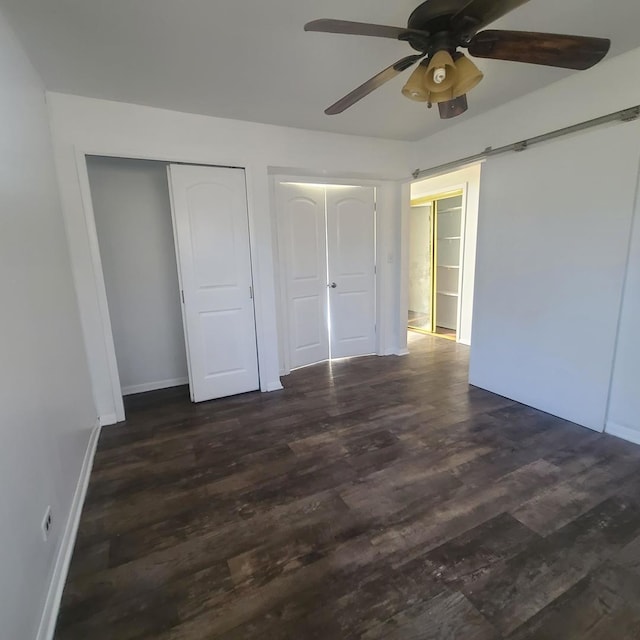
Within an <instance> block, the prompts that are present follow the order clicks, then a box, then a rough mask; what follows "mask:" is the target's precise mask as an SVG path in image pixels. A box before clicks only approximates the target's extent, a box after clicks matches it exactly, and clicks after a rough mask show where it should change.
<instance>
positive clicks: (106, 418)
mask: <svg viewBox="0 0 640 640" xmlns="http://www.w3.org/2000/svg"><path fill="white" fill-rule="evenodd" d="M98 422H99V423H100V426H101V427H108V426H109V425H112V424H118V422H122V420H118V416H117V415H116V414H115V413H107V414H105V415H103V416H98Z"/></svg>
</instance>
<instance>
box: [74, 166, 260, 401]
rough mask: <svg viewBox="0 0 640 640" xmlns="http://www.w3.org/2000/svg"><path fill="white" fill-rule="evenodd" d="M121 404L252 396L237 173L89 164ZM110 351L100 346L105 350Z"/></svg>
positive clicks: (252, 335)
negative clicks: (158, 394)
mask: <svg viewBox="0 0 640 640" xmlns="http://www.w3.org/2000/svg"><path fill="white" fill-rule="evenodd" d="M86 163H87V173H88V178H89V187H90V193H91V202H92V207H93V220H94V221H95V231H96V238H97V245H98V253H99V258H100V260H99V270H101V274H100V275H101V276H102V279H103V282H104V289H105V292H106V305H107V311H108V314H106V315H104V316H103V317H104V319H105V322H107V323H108V324H109V325H110V326H109V327H108V331H109V332H110V337H111V338H112V340H113V343H112V345H111V347H112V348H113V354H114V358H115V362H116V365H117V376H116V375H112V378H113V380H112V384H113V385H114V386H115V385H117V384H119V386H120V392H121V395H122V396H131V395H134V394H140V393H145V392H149V391H157V390H161V389H168V388H171V387H179V386H182V385H185V391H186V388H188V391H189V395H190V397H191V400H192V401H193V402H201V401H205V400H211V399H215V398H220V397H225V396H229V395H234V394H237V393H244V392H246V391H253V390H257V389H258V388H259V376H258V361H257V345H256V328H255V311H254V303H253V280H252V269H251V257H250V244H249V225H248V211H247V202H246V183H245V175H244V170H243V169H236V168H226V167H213V166H203V165H187V164H172V163H168V162H162V161H155V160H139V159H127V158H119V157H102V156H86ZM107 347H109V345H107Z"/></svg>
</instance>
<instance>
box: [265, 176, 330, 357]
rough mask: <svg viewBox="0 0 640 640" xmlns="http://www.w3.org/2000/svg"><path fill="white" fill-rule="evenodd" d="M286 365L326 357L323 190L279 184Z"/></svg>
mask: <svg viewBox="0 0 640 640" xmlns="http://www.w3.org/2000/svg"><path fill="white" fill-rule="evenodd" d="M277 200H278V217H279V219H278V230H279V236H278V239H279V242H280V252H281V255H282V259H283V261H284V264H283V272H284V273H283V276H284V288H285V294H284V303H285V307H286V316H287V324H288V327H287V332H286V333H287V334H288V336H287V341H288V347H289V365H290V367H291V368H292V369H295V368H296V367H302V366H304V365H307V364H312V363H314V362H321V361H322V360H327V359H328V358H329V335H328V329H327V321H328V311H327V257H326V254H327V248H326V228H325V225H326V223H325V189H324V187H315V186H310V185H303V184H278V186H277Z"/></svg>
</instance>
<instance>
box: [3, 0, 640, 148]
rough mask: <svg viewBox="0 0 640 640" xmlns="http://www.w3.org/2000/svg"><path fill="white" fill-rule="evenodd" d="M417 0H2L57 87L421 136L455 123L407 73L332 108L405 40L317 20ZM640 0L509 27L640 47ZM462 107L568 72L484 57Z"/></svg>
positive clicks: (392, 15) (536, 2)
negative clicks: (408, 86) (406, 82)
mask: <svg viewBox="0 0 640 640" xmlns="http://www.w3.org/2000/svg"><path fill="white" fill-rule="evenodd" d="M417 4H418V0H395V1H394V2H389V1H388V0H351V1H350V2H345V0H323V1H322V2H311V1H310V0H0V6H1V7H2V9H3V11H4V13H5V15H6V16H7V17H8V18H9V20H10V22H11V23H12V25H13V26H14V28H15V30H16V31H17V33H18V36H19V37H20V38H21V39H22V41H23V43H24V45H25V47H26V49H27V52H28V53H29V55H30V56H31V59H32V61H33V63H34V64H35V66H36V68H37V69H38V71H39V72H40V73H41V75H42V76H43V78H44V81H45V84H46V86H47V88H48V89H50V90H52V91H60V92H64V93H72V94H78V95H84V96H90V97H95V98H105V99H110V100H118V101H123V102H133V103H137V104H143V105H151V106H155V107H163V108H167V109H175V110H179V111H186V112H192V113H200V114H207V115H214V116H220V117H225V118H237V119H241V120H252V121H255V122H265V123H271V124H279V125H288V126H293V127H303V128H307V129H317V130H324V131H335V132H340V133H351V134H358V135H370V136H378V137H383V138H394V139H402V140H417V139H420V138H423V137H425V136H426V135H429V134H431V133H434V132H436V131H439V130H441V129H443V128H444V127H445V126H451V124H452V123H455V122H459V121H460V118H458V119H457V120H453V121H449V122H448V123H447V122H443V121H441V120H439V118H438V114H437V109H435V110H431V111H427V110H426V108H425V106H424V105H422V104H420V103H413V102H411V101H409V100H407V99H406V98H404V97H402V95H401V94H400V89H401V88H402V85H403V78H405V77H406V76H407V75H408V73H409V72H405V74H404V76H403V77H401V78H396V79H394V80H393V81H391V82H390V83H388V84H387V85H385V86H384V87H382V88H381V89H378V90H377V91H376V92H374V93H373V94H371V95H370V96H368V97H367V98H365V99H364V100H363V101H362V102H360V103H359V104H357V105H356V106H355V107H353V108H351V109H350V110H348V111H347V112H345V113H344V114H342V115H338V116H325V115H324V113H323V111H324V108H325V107H327V106H328V105H329V104H331V103H332V102H334V101H335V100H336V99H337V98H339V97H341V96H342V95H344V94H345V93H347V92H348V91H350V90H351V89H353V88H354V87H355V86H357V85H358V84H360V83H361V82H363V81H364V80H366V79H367V78H369V77H371V76H372V75H374V74H375V73H377V72H378V71H380V70H381V69H383V68H384V67H387V66H388V65H389V64H391V63H393V62H395V61H396V60H398V59H399V58H401V57H403V56H405V55H409V54H410V53H412V50H411V49H410V47H409V45H407V44H405V43H401V42H397V41H393V40H385V39H377V38H363V37H356V36H341V35H330V34H319V33H305V32H304V31H303V25H304V24H305V22H308V21H309V20H313V19H315V18H340V19H347V20H359V21H363V22H374V23H381V24H390V25H397V26H404V25H405V24H406V20H407V18H408V15H409V13H410V12H411V10H412V9H413V8H414V7H415V6H416V5H417ZM638 24H640V2H638V1H637V0H606V1H605V0H562V1H561V2H559V1H558V0H530V2H529V3H528V4H527V5H525V6H523V7H521V8H519V9H517V10H516V11H514V12H512V13H511V14H509V15H508V16H506V17H505V18H503V19H502V20H501V21H499V22H497V23H495V26H497V27H503V28H511V29H521V30H527V31H551V32H558V33H575V34H580V35H594V36H602V37H609V38H611V39H612V40H613V47H612V52H611V53H610V54H609V55H617V54H620V53H623V52H625V51H628V50H630V49H633V48H635V47H638V46H640V30H638ZM478 66H480V67H481V68H482V69H483V70H484V72H485V74H486V78H485V80H484V82H483V83H482V84H481V85H480V86H479V87H478V88H476V89H475V90H474V91H473V93H472V94H471V95H470V98H469V102H470V110H469V112H468V113H467V114H465V115H464V116H462V118H465V117H470V116H472V115H477V114H478V113H480V112H483V111H487V110H488V109H490V108H492V107H494V106H496V105H498V104H500V103H502V102H506V101H508V100H511V99H514V98H516V97H519V96H521V95H524V94H526V93H528V92H530V91H533V90H535V89H538V88H540V87H542V86H544V85H546V84H549V83H551V82H554V81H556V80H559V79H560V78H563V77H564V76H565V75H567V73H570V72H567V71H562V70H557V69H549V68H544V67H535V66H531V65H519V64H516V63H507V62H497V61H487V60H481V61H479V62H478Z"/></svg>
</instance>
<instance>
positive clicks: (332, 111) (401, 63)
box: [325, 53, 424, 116]
mask: <svg viewBox="0 0 640 640" xmlns="http://www.w3.org/2000/svg"><path fill="white" fill-rule="evenodd" d="M421 58H424V54H422V53H419V54H417V55H413V56H407V57H406V58H402V60H398V62H396V63H395V64H392V65H391V66H390V67H387V68H386V69H385V70H384V71H381V72H380V73H379V74H378V75H375V76H373V78H370V79H369V80H367V81H366V82H365V83H364V84H361V85H360V86H359V87H358V88H357V89H354V90H353V91H352V92H351V93H348V94H347V95H346V96H344V98H340V100H338V102H336V103H335V104H332V105H331V106H330V107H329V108H328V109H326V110H325V113H326V114H327V115H328V116H334V115H336V114H338V113H342V112H343V111H345V109H348V108H349V107H351V106H353V105H354V104H355V103H356V102H358V101H359V100H362V98H364V97H365V96H368V95H369V94H370V93H371V92H372V91H374V90H375V89H377V88H378V87H381V86H382V85H383V84H384V83H385V82H389V80H391V79H393V78H395V77H396V76H397V75H398V74H400V73H402V72H403V71H405V70H406V69H408V68H409V67H411V66H412V65H414V64H415V63H416V62H418V60H420V59H421Z"/></svg>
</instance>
